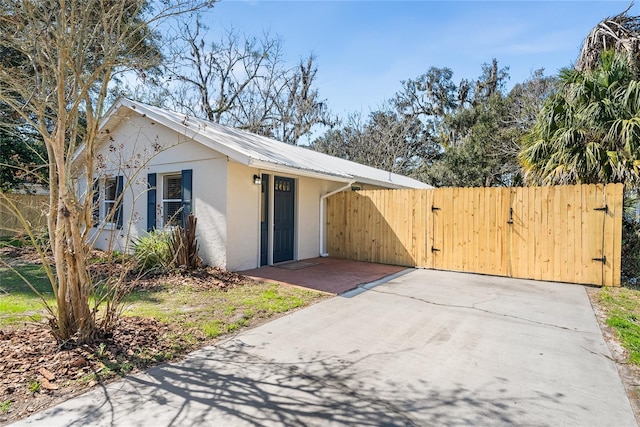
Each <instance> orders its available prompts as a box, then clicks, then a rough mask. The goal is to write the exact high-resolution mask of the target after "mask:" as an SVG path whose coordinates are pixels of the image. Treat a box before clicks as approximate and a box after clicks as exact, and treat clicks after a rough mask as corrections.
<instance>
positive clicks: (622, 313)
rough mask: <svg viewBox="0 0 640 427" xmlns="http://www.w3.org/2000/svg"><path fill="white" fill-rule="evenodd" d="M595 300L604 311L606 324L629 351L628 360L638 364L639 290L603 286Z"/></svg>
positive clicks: (639, 329) (639, 355) (639, 359)
mask: <svg viewBox="0 0 640 427" xmlns="http://www.w3.org/2000/svg"><path fill="white" fill-rule="evenodd" d="M597 301H598V303H599V304H600V306H602V307H603V308H604V309H605V311H606V314H607V325H609V326H610V327H611V328H613V329H615V330H616V332H617V334H618V337H619V338H620V342H621V343H622V345H623V346H624V347H625V348H626V349H627V350H628V351H629V362H630V363H633V364H635V365H640V290H636V289H630V288H603V289H602V290H601V291H600V293H599V295H598V300H597Z"/></svg>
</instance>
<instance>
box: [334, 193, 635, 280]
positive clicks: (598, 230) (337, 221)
mask: <svg viewBox="0 0 640 427" xmlns="http://www.w3.org/2000/svg"><path fill="white" fill-rule="evenodd" d="M622 199H623V185H622V184H610V185H607V186H603V185H579V186H558V187H526V188H439V189H432V190H372V191H358V192H345V193H338V194H336V195H333V196H331V197H330V198H329V199H328V204H327V242H328V250H329V254H330V255H331V256H336V257H341V258H349V259H354V260H361V261H370V262H381V263H388V264H398V265H406V266H416V267H424V268H433V269H438V270H453V271H463V272H470V273H482V274H491V275H499V276H508V277H517V278H525V279H536V280H548V281H559V282H573V283H584V284H593V285H606V286H619V285H620V251H621V244H622Z"/></svg>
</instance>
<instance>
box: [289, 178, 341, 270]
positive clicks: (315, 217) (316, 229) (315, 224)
mask: <svg viewBox="0 0 640 427" xmlns="http://www.w3.org/2000/svg"><path fill="white" fill-rule="evenodd" d="M344 185H345V184H344V183H337V182H332V181H325V180H320V179H315V178H307V177H301V178H299V179H298V191H297V194H296V197H297V198H298V201H299V203H297V215H296V221H297V224H298V226H297V231H298V234H297V243H296V246H297V249H298V253H297V255H298V259H306V258H314V257H317V256H319V255H320V197H321V196H322V195H324V194H327V193H329V192H331V191H334V190H337V189H338V188H340V187H343V186H344Z"/></svg>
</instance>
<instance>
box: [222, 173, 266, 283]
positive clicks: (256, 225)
mask: <svg viewBox="0 0 640 427" xmlns="http://www.w3.org/2000/svg"><path fill="white" fill-rule="evenodd" d="M227 170H228V172H229V174H228V181H227V194H228V195H229V197H228V205H227V206H228V212H229V216H228V218H227V233H228V236H229V239H228V240H227V268H228V269H229V270H232V271H239V270H248V269H251V268H256V267H258V266H259V264H260V250H259V248H260V246H259V245H260V216H259V213H260V191H261V188H262V187H261V186H260V185H256V184H254V183H253V175H261V174H262V172H261V171H260V170H258V169H254V168H250V167H248V166H244V165H241V164H238V163H233V162H229V163H228V169H227Z"/></svg>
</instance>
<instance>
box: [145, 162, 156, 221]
mask: <svg viewBox="0 0 640 427" xmlns="http://www.w3.org/2000/svg"><path fill="white" fill-rule="evenodd" d="M156 179H157V178H156V174H155V173H150V174H149V175H147V186H148V188H147V231H153V230H154V229H155V228H156V185H157V180H156Z"/></svg>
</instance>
